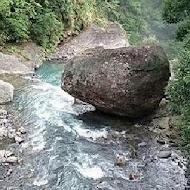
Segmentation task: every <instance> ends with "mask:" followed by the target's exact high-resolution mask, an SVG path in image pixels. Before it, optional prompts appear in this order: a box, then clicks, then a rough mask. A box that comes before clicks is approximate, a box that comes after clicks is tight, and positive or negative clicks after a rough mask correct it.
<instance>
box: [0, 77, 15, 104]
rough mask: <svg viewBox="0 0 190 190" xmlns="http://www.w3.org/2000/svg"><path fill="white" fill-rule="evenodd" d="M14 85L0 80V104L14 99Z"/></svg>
mask: <svg viewBox="0 0 190 190" xmlns="http://www.w3.org/2000/svg"><path fill="white" fill-rule="evenodd" d="M13 92H14V87H13V85H12V84H10V83H7V82H4V81H2V80H0V104H5V103H8V102H11V101H12V100H13Z"/></svg>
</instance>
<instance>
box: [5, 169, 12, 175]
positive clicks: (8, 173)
mask: <svg viewBox="0 0 190 190" xmlns="http://www.w3.org/2000/svg"><path fill="white" fill-rule="evenodd" d="M12 173H13V169H9V170H8V171H7V174H6V177H9V176H10V175H11V174H12Z"/></svg>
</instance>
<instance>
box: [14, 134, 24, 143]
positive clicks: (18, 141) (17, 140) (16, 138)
mask: <svg viewBox="0 0 190 190" xmlns="http://www.w3.org/2000/svg"><path fill="white" fill-rule="evenodd" d="M15 141H16V143H19V144H20V143H22V142H23V141H24V139H23V138H22V137H19V136H15Z"/></svg>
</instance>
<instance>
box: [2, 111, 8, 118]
mask: <svg viewBox="0 0 190 190" xmlns="http://www.w3.org/2000/svg"><path fill="white" fill-rule="evenodd" d="M7 115H8V113H7V111H6V110H0V119H6V118H7Z"/></svg>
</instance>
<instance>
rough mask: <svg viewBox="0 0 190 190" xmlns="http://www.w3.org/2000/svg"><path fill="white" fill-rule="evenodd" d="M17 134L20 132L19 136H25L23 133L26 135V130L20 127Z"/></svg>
mask: <svg viewBox="0 0 190 190" xmlns="http://www.w3.org/2000/svg"><path fill="white" fill-rule="evenodd" d="M18 132H20V133H21V134H25V133H26V130H25V128H24V127H20V128H19V129H18Z"/></svg>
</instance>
